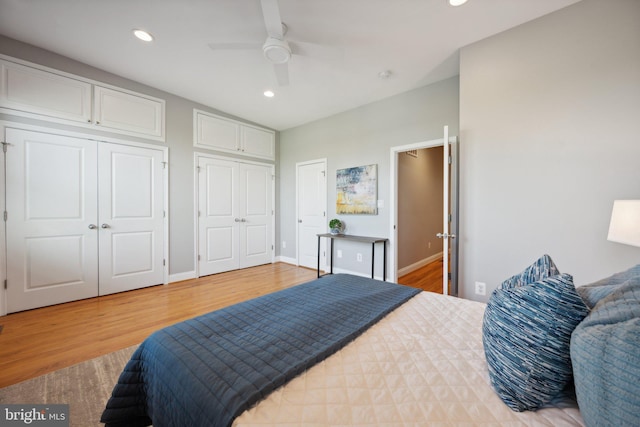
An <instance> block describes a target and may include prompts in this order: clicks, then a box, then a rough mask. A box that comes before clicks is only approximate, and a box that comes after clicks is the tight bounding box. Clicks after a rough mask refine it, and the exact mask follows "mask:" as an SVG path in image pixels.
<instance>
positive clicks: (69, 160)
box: [5, 129, 98, 313]
mask: <svg viewBox="0 0 640 427" xmlns="http://www.w3.org/2000/svg"><path fill="white" fill-rule="evenodd" d="M5 137H6V142H7V143H8V144H9V148H8V152H7V167H6V174H7V178H6V184H7V192H6V197H7V212H8V218H7V222H6V227H7V265H8V268H7V311H8V312H10V313H11V312H15V311H21V310H27V309H31V308H36V307H42V306H45V305H52V304H58V303H62V302H66V301H72V300H77V299H82V298H89V297H93V296H96V295H98V228H97V218H98V215H97V197H96V194H97V178H96V173H95V170H96V155H97V153H96V145H97V144H96V142H95V141H89V140H84V139H79V138H71V137H63V136H59V135H51V134H46V133H39V132H31V131H25V130H18V129H7V130H6V135H5Z"/></svg>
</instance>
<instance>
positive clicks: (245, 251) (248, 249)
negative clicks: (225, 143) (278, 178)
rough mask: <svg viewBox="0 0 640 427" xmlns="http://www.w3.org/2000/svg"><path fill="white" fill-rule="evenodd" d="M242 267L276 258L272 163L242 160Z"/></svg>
mask: <svg viewBox="0 0 640 427" xmlns="http://www.w3.org/2000/svg"><path fill="white" fill-rule="evenodd" d="M239 171H240V193H239V197H238V202H239V206H238V213H239V215H240V228H239V239H240V245H239V251H240V267H241V268H245V267H253V266H255V265H261V264H269V263H271V262H272V261H273V236H272V231H273V226H272V223H273V215H274V212H273V203H272V193H273V191H272V188H273V179H274V178H273V177H274V175H273V173H274V172H273V166H266V165H258V164H246V163H240V169H239Z"/></svg>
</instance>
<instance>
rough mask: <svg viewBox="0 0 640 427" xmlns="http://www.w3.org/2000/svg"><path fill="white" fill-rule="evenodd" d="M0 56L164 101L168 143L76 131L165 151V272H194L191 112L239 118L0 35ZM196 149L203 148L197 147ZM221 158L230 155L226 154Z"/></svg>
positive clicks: (9, 117) (5, 118)
mask: <svg viewBox="0 0 640 427" xmlns="http://www.w3.org/2000/svg"><path fill="white" fill-rule="evenodd" d="M0 53H2V54H5V55H8V56H12V57H14V58H19V59H23V60H25V61H30V62H33V63H36V64H41V65H44V66H47V67H50V68H54V69H57V70H61V71H66V72H68V73H72V74H75V75H78V76H82V77H85V78H89V79H92V80H97V81H100V82H104V83H108V84H111V85H114V86H118V87H121V88H125V89H129V90H133V91H136V92H140V93H144V94H147V95H151V96H155V97H158V98H162V99H164V100H165V101H166V144H165V143H161V142H157V141H148V140H145V139H140V138H135V137H129V136H120V135H114V134H108V133H103V132H95V131H94V132H92V131H89V130H86V129H84V128H82V129H80V131H81V132H86V133H95V134H104V135H109V136H112V137H117V138H120V139H125V140H133V141H143V142H146V143H151V144H158V145H162V146H168V147H169V245H170V246H169V274H171V275H176V274H181V273H190V272H193V271H194V270H195V255H194V244H195V243H194V176H193V161H194V160H193V153H194V151H195V150H194V147H193V109H194V108H198V109H201V110H205V111H209V112H212V113H215V114H219V115H222V116H226V117H231V118H234V119H237V120H242V119H239V118H237V117H233V116H230V115H228V114H225V113H223V112H220V111H217V110H214V109H212V108H209V107H206V106H204V105H201V104H196V103H194V102H191V101H189V100H187V99H184V98H180V97H178V96H175V95H172V94H170V93H166V92H163V91H160V90H158V89H154V88H152V87H149V86H145V85H142V84H140V83H137V82H134V81H131V80H127V79H125V78H123V77H119V76H116V75H114V74H110V73H107V72H105V71H102V70H99V69H97V68H93V67H90V66H88V65H86V64H83V63H80V62H77V61H74V60H71V59H69V58H66V57H64V56H60V55H57V54H55V53H52V52H49V51H46V50H43V49H40V48H37V47H34V46H31V45H28V44H24V43H21V42H18V41H16V40H13V39H10V38H7V37H4V36H0ZM0 119H1V120H16V121H20V122H28V123H35V124H41V125H43V126H50V127H59V128H65V129H71V128H70V127H68V126H59V125H55V124H51V123H48V122H38V121H36V120H25V119H22V118H15V117H11V116H8V115H4V114H0ZM245 122H246V120H245ZM247 123H250V122H247ZM74 130H78V129H77V128H76V129H74ZM276 147H277V134H276ZM276 150H277V148H276ZM198 151H207V150H201V149H199V150H198ZM276 152H277V151H276ZM224 155H226V156H228V154H224ZM271 163H273V162H271Z"/></svg>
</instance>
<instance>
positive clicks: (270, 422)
mask: <svg viewBox="0 0 640 427" xmlns="http://www.w3.org/2000/svg"><path fill="white" fill-rule="evenodd" d="M290 309H291V310H290ZM486 310H487V305H486V304H484V303H479V302H473V301H469V300H464V299H459V298H454V297H450V296H443V295H438V294H433V293H429V292H421V291H417V290H415V289H412V288H408V287H405V286H401V285H396V284H391V283H388V282H380V281H377V280H373V279H368V278H364V277H357V276H351V275H344V274H338V275H329V276H323V277H321V278H319V279H317V280H314V281H312V282H309V283H306V284H303V285H298V286H296V287H293V288H289V289H286V290H284V291H280V292H276V293H274V294H270V295H268V296H265V297H260V298H257V299H255V300H251V301H248V302H245V303H241V304H238V305H236V306H232V307H229V308H227V309H223V310H218V311H216V312H213V313H210V314H208V315H205V316H201V317H198V318H195V319H192V320H189V321H186V322H182V323H180V324H177V325H174V326H171V327H169V328H165V329H163V330H161V331H158V332H156V333H155V334H153V335H152V336H150V337H149V338H148V339H147V340H146V341H145V342H143V343H142V344H141V346H140V347H139V348H138V350H136V352H135V353H134V355H133V356H132V358H131V360H130V362H129V363H128V364H127V366H126V368H125V369H124V371H123V373H122V375H121V376H120V380H119V382H118V384H117V385H116V387H115V388H114V391H113V395H112V397H111V399H110V400H109V402H108V403H107V407H106V409H105V411H104V413H103V417H102V422H104V423H105V424H106V425H107V426H144V425H151V424H153V425H154V426H156V427H162V426H217V425H220V426H228V425H233V426H294V425H304V426H325V425H343V426H356V425H357V426H361V425H384V426H423V425H429V426H439V425H442V426H445V425H447V426H448V425H509V426H519V425H532V426H581V425H585V422H584V420H583V417H582V414H581V412H580V410H579V409H578V404H577V402H576V397H575V394H574V393H572V392H571V388H570V387H566V388H565V387H563V391H562V392H560V393H557V395H555V394H556V393H554V395H555V396H554V397H553V399H548V400H549V401H548V402H545V403H544V404H542V405H539V407H537V408H535V410H524V411H517V410H514V409H512V408H510V407H509V406H507V404H505V403H506V400H505V399H504V396H501V395H500V393H497V392H496V384H495V381H494V378H493V375H495V372H494V373H492V372H491V369H492V367H491V363H487V359H486V357H487V355H486V353H485V348H484V347H485V344H486V343H483V340H486V339H487V329H488V328H487V324H486V323H487V319H485V317H486V315H485V311H486ZM256 313H258V314H257V315H256ZM247 316H249V317H247ZM272 316H275V317H272ZM262 320H265V321H266V323H260V322H261V321H262ZM268 325H271V326H268ZM335 325H337V326H335ZM234 328H239V329H234ZM239 330H240V331H241V332H238V331H239ZM336 331H337V332H336ZM238 336H240V338H239V341H236V342H235V343H232V342H231V341H234V340H236V339H237V338H238ZM304 336H308V337H311V338H310V339H308V341H309V342H308V343H304V342H302V341H305V338H301V337H304ZM265 339H266V340H267V341H263V340H265ZM265 342H267V343H268V344H265ZM283 342H284V343H283ZM261 349H262V350H265V351H262V350H261ZM220 352H222V353H223V354H222V355H220ZM259 353H267V355H266V356H264V355H261V354H259ZM567 353H568V352H567ZM211 359H215V362H211ZM248 359H266V360H262V361H258V362H257V363H258V365H260V364H262V365H261V366H262V367H259V368H256V367H253V366H245V363H249V362H247V360H248ZM220 363H222V365H220ZM212 364H213V365H212ZM281 365H282V366H281ZM221 366H222V367H221ZM265 369H266V370H265ZM230 371H235V372H230ZM248 378H249V379H250V381H249V380H248ZM215 384H218V385H215ZM220 384H222V385H221V386H220ZM219 386H220V387H219ZM220 389H221V390H220Z"/></svg>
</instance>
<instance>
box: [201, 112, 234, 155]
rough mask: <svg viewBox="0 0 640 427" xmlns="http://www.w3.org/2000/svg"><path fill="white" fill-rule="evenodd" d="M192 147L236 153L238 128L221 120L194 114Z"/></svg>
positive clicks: (227, 121) (232, 123)
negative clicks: (194, 123)
mask: <svg viewBox="0 0 640 427" xmlns="http://www.w3.org/2000/svg"><path fill="white" fill-rule="evenodd" d="M195 127H196V128H195V136H196V138H195V141H194V145H195V146H196V147H200V148H207V149H210V150H221V151H229V152H234V153H235V152H237V151H239V149H240V126H239V124H238V123H236V122H233V121H231V120H225V119H223V118H219V117H214V116H209V115H205V114H202V113H196V125H195Z"/></svg>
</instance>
